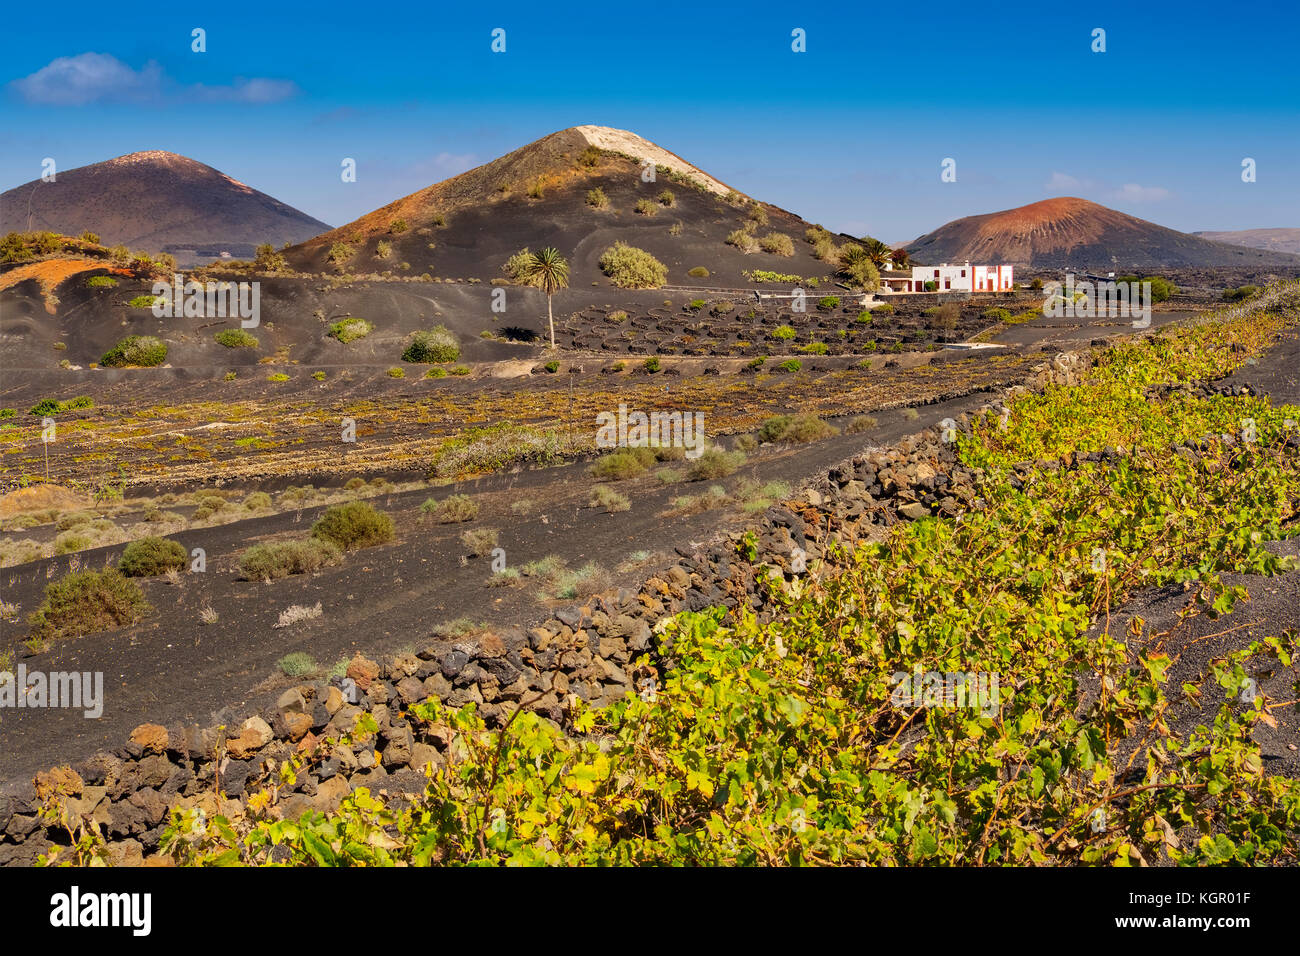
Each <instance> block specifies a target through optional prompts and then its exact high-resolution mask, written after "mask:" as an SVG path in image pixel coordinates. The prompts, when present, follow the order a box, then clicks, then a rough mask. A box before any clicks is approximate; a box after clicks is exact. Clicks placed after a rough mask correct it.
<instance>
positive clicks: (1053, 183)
mask: <svg viewBox="0 0 1300 956" xmlns="http://www.w3.org/2000/svg"><path fill="white" fill-rule="evenodd" d="M1043 189H1044V190H1045V191H1046V192H1049V193H1062V192H1070V193H1074V194H1075V195H1076V196H1087V195H1089V194H1091V195H1092V196H1093V197H1094V198H1096V199H1099V200H1101V201H1103V202H1108V203H1120V202H1136V203H1142V202H1160V201H1161V200H1163V199H1168V198H1169V197H1170V196H1172V195H1173V193H1171V192H1170V191H1169V190H1168V189H1165V188H1164V187H1163V186H1139V185H1138V184H1137V183H1125V184H1124V185H1123V186H1120V187H1115V186H1111V185H1109V184H1107V183H1104V182H1098V181H1096V180H1093V179H1087V178H1083V179H1080V178H1079V177H1078V176H1071V175H1070V174H1069V173H1059V172H1053V173H1052V176H1051V178H1050V179H1049V180H1048V181H1047V182H1046V183H1044V184H1043Z"/></svg>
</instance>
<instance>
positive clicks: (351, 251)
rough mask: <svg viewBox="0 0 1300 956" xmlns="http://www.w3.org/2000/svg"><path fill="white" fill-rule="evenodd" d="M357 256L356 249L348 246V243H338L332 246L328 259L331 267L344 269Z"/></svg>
mask: <svg viewBox="0 0 1300 956" xmlns="http://www.w3.org/2000/svg"><path fill="white" fill-rule="evenodd" d="M356 254H357V250H356V248H355V247H353V246H350V245H348V244H347V243H346V242H336V243H334V245H332V246H330V251H329V255H328V256H326V259H327V260H328V261H329V263H330V264H331V265H334V266H338V268H340V269H342V268H343V267H344V266H345V265H347V263H348V262H349V260H351V259H352V257H353V256H355V255H356Z"/></svg>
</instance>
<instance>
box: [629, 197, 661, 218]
mask: <svg viewBox="0 0 1300 956" xmlns="http://www.w3.org/2000/svg"><path fill="white" fill-rule="evenodd" d="M635 208H636V211H637V213H638V214H639V215H642V216H657V215H658V214H659V207H658V206H656V205H655V204H654V203H653V202H652V201H651V200H649V199H638V200H637V203H636V207H635Z"/></svg>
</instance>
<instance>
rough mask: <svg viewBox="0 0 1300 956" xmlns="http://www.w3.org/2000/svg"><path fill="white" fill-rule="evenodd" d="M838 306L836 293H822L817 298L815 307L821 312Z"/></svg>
mask: <svg viewBox="0 0 1300 956" xmlns="http://www.w3.org/2000/svg"><path fill="white" fill-rule="evenodd" d="M839 307H840V297H839V296H837V295H824V296H822V297H821V298H820V299H818V300H817V308H818V309H820V310H821V311H822V312H830V311H832V310H834V309H838V308H839Z"/></svg>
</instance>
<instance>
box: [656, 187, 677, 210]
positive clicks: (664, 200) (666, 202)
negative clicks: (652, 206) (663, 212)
mask: <svg viewBox="0 0 1300 956" xmlns="http://www.w3.org/2000/svg"><path fill="white" fill-rule="evenodd" d="M655 199H656V200H658V202H659V205H661V206H669V207H671V206H673V205H674V204H675V203H676V202H677V197H676V196H674V195H673V191H672V190H671V189H665V190H663V191H662V192H660V193H659V195H658V196H656V197H655Z"/></svg>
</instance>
